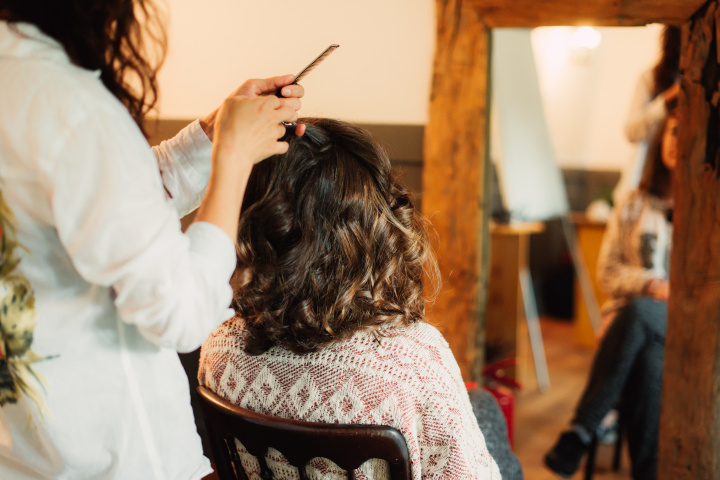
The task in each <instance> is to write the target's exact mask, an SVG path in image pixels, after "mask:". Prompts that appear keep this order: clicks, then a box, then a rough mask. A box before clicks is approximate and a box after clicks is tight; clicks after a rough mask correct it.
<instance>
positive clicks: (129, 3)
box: [0, 0, 166, 136]
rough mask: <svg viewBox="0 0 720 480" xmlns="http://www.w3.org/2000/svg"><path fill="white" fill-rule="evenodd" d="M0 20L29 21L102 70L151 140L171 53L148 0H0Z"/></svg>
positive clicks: (103, 77)
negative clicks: (150, 123)
mask: <svg viewBox="0 0 720 480" xmlns="http://www.w3.org/2000/svg"><path fill="white" fill-rule="evenodd" d="M0 14H2V15H0V18H4V19H6V20H9V21H10V22H28V23H32V24H34V25H35V26H37V27H38V28H39V29H40V30H42V31H43V32H44V33H45V34H46V35H49V36H50V37H52V38H54V39H55V40H57V41H58V42H59V43H60V44H61V45H62V46H63V48H64V49H65V52H66V53H67V54H68V56H69V57H70V59H71V60H72V61H73V62H74V63H75V64H76V65H78V66H80V67H82V68H86V69H88V70H100V79H101V80H102V82H103V84H104V85H105V87H106V88H107V89H108V90H110V92H111V93H112V94H113V95H115V96H116V97H117V98H118V100H120V101H121V102H122V103H123V105H125V107H126V108H127V109H128V111H129V112H130V115H131V116H132V117H133V119H134V120H135V122H136V123H137V124H138V126H139V127H140V129H141V130H142V132H143V133H144V134H145V135H146V136H147V131H146V129H145V116H146V115H147V113H148V112H149V111H151V110H152V109H153V107H154V106H155V104H156V103H157V97H158V84H157V70H158V69H159V68H160V65H161V64H162V62H163V60H164V58H165V52H166V35H165V30H164V29H163V27H162V24H161V19H160V18H159V17H160V16H159V12H158V11H157V9H156V7H155V5H154V4H153V3H152V2H150V1H149V0H0Z"/></svg>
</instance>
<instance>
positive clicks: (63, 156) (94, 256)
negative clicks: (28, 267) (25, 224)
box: [47, 108, 235, 351]
mask: <svg viewBox="0 0 720 480" xmlns="http://www.w3.org/2000/svg"><path fill="white" fill-rule="evenodd" d="M118 110H119V109H118ZM69 131H70V134H69V135H68V137H67V138H66V139H65V140H64V141H63V142H61V144H60V145H59V146H58V148H57V149H56V153H55V155H54V156H53V158H52V161H51V162H49V165H50V168H49V171H48V172H47V174H48V176H49V178H50V179H51V180H50V181H51V183H52V193H51V196H52V198H51V201H52V210H53V215H54V222H55V226H56V228H57V234H58V236H59V239H60V241H61V242H62V244H63V246H64V247H65V250H66V251H67V253H68V255H69V257H70V260H71V261H72V263H73V265H74V267H75V269H76V270H77V271H78V272H79V274H80V275H81V276H82V277H83V278H84V279H85V280H87V281H88V282H90V283H94V284H97V285H101V286H105V287H109V288H111V289H112V290H113V292H114V294H115V300H114V302H115V306H116V308H117V311H118V313H119V315H120V318H121V319H122V320H123V321H124V322H126V323H128V324H132V325H135V326H136V327H137V328H138V330H139V331H140V332H141V333H142V334H143V335H144V336H145V337H146V338H148V339H150V340H152V341H153V342H155V343H157V344H159V345H162V346H165V347H170V348H174V349H176V350H178V351H190V350H193V349H195V348H197V347H198V346H199V345H200V344H201V343H202V342H203V341H204V340H205V338H206V337H207V336H208V334H209V333H210V332H211V331H212V330H213V329H214V328H215V327H216V326H217V325H219V324H220V323H222V322H223V321H224V320H226V319H227V318H229V317H230V316H231V313H232V312H231V311H230V310H229V308H228V307H229V305H230V301H231V297H232V290H231V288H230V285H229V280H230V276H231V275H232V272H233V269H234V266H235V249H234V244H233V242H232V240H231V239H230V238H229V237H228V236H227V235H226V234H225V233H224V232H223V231H222V230H221V229H219V228H217V227H216V226H214V225H212V224H208V223H197V224H194V225H192V226H191V227H190V229H189V230H188V231H187V233H185V234H183V233H182V232H181V230H180V222H179V219H178V214H177V212H176V211H175V210H174V208H173V206H172V205H170V204H169V203H168V202H167V201H166V200H165V198H164V190H163V185H162V182H161V178H160V174H159V172H158V167H157V161H156V158H155V156H154V155H153V152H152V151H151V149H150V148H149V146H148V145H147V142H146V141H145V139H144V138H143V136H142V135H141V133H140V132H139V130H138V129H137V127H136V126H135V124H134V123H133V122H132V120H131V119H130V118H129V117H128V116H127V114H126V113H124V112H120V111H117V112H116V111H115V110H112V109H102V108H99V109H98V111H96V112H93V114H92V115H89V116H88V117H87V118H85V119H83V120H81V121H79V122H78V124H76V125H73V126H72V127H71V128H70V130H69ZM166 150H168V151H171V150H173V143H172V142H170V143H168V145H167V146H166ZM170 157H172V158H174V159H176V160H178V161H179V162H184V161H186V160H188V159H187V157H185V156H183V155H182V154H177V152H175V154H172V155H169V156H168V158H170ZM188 166H189V165H188ZM181 170H182V171H185V172H187V171H191V169H187V168H184V169H180V170H176V171H181ZM198 175H200V176H201V175H202V174H200V173H198ZM177 178H179V179H178V180H177V185H181V184H182V183H184V182H185V179H183V178H180V177H177ZM196 181H198V180H197V179H195V180H192V179H191V180H190V181H189V182H190V183H194V182H196ZM179 188H181V189H182V188H184V187H179Z"/></svg>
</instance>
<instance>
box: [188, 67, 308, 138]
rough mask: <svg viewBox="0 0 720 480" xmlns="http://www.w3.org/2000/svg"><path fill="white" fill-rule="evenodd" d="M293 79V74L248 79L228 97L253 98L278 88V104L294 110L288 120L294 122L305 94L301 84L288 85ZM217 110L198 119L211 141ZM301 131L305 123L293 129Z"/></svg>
mask: <svg viewBox="0 0 720 480" xmlns="http://www.w3.org/2000/svg"><path fill="white" fill-rule="evenodd" d="M294 79H295V76H294V75H283V76H280V77H272V78H264V79H252V80H248V81H246V82H245V83H243V84H242V85H240V87H238V88H237V90H235V91H234V92H233V93H231V94H230V96H229V97H228V98H232V97H239V96H241V97H247V98H255V97H260V96H264V95H268V94H271V93H275V92H277V91H278V90H280V94H281V95H282V96H281V97H280V105H281V106H287V107H290V108H292V109H293V110H294V111H295V112H296V114H295V117H294V118H293V119H292V120H290V121H291V122H294V121H295V120H297V111H298V110H300V107H301V106H302V104H301V102H300V99H301V98H302V96H303V95H305V89H304V88H303V87H302V85H290V84H291V83H292V81H293V80H294ZM219 110H220V109H219V108H217V109H215V110H214V111H213V112H212V113H210V114H209V115H208V116H206V117H205V118H203V119H202V120H200V126H202V128H203V130H204V131H205V134H206V135H207V137H208V138H209V139H210V141H213V137H214V135H215V122H216V121H217V114H218V111H219ZM303 133H305V125H298V126H297V128H296V129H295V134H296V135H298V136H301V135H302V134H303Z"/></svg>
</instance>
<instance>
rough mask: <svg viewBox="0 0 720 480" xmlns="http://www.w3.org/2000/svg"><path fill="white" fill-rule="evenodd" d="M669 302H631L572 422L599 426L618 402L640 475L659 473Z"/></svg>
mask: <svg viewBox="0 0 720 480" xmlns="http://www.w3.org/2000/svg"><path fill="white" fill-rule="evenodd" d="M666 318H667V303H666V302H660V301H657V300H653V299H651V298H647V297H641V298H638V299H635V300H633V301H631V302H630V303H628V304H627V305H626V306H625V307H624V308H623V309H622V310H621V311H620V312H618V315H617V317H616V318H615V320H614V321H613V323H612V325H611V326H610V328H609V329H608V331H607V333H606V335H605V337H604V338H603V340H602V342H601V343H600V346H599V348H598V351H597V354H596V355H595V359H594V361H593V366H592V370H591V372H590V378H589V379H588V383H587V386H586V387H585V391H584V392H583V395H582V397H581V398H580V402H579V404H578V406H577V408H576V410H575V418H574V419H573V424H578V425H582V426H583V427H584V428H586V429H587V431H588V432H594V431H595V430H596V429H597V427H598V426H599V425H600V422H601V421H602V419H603V417H604V416H605V415H606V414H607V413H608V412H609V411H610V410H611V409H613V408H615V407H616V406H617V405H618V404H619V405H620V415H621V418H622V424H623V427H624V428H625V433H626V434H627V439H628V449H629V451H630V458H631V460H632V476H633V479H635V480H646V479H647V480H654V479H655V478H656V477H657V460H658V433H659V424H660V397H661V391H662V371H663V357H664V353H665V329H666Z"/></svg>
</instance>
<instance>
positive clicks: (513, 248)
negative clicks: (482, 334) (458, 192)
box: [485, 222, 550, 389]
mask: <svg viewBox="0 0 720 480" xmlns="http://www.w3.org/2000/svg"><path fill="white" fill-rule="evenodd" d="M544 228H545V226H544V224H543V223H542V222H525V223H513V224H507V225H500V224H495V223H491V224H490V235H491V245H490V249H491V258H490V279H489V285H488V301H487V313H486V325H485V326H486V341H487V345H488V346H491V347H493V348H497V349H498V350H501V351H500V352H499V353H500V356H501V357H502V358H517V359H518V365H517V367H516V369H514V370H510V371H509V372H508V374H509V375H512V376H513V377H514V378H515V379H516V380H518V381H520V382H521V383H523V382H524V381H525V380H526V379H527V378H528V372H529V371H530V370H531V368H532V365H531V364H534V365H535V372H536V376H537V380H538V386H540V388H541V389H544V388H547V387H549V384H550V383H549V378H548V374H547V365H546V363H545V352H544V349H543V345H542V336H541V334H540V326H539V322H538V318H537V308H536V306H535V295H534V292H533V288H532V281H531V279H530V270H529V268H528V256H529V247H530V235H532V234H533V233H540V232H542V231H543V230H544ZM528 340H529V341H530V345H528ZM528 347H530V350H531V352H528ZM529 353H532V358H531V356H530V355H529Z"/></svg>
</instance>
